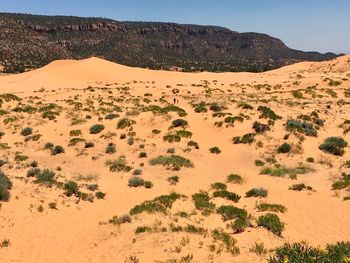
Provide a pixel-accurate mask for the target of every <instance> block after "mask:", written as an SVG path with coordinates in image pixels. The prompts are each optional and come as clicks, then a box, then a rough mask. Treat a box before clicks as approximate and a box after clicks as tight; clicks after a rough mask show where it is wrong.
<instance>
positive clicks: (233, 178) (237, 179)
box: [227, 174, 243, 184]
mask: <svg viewBox="0 0 350 263" xmlns="http://www.w3.org/2000/svg"><path fill="white" fill-rule="evenodd" d="M227 182H228V183H235V184H243V178H242V176H240V175H238V174H230V175H228V176H227Z"/></svg>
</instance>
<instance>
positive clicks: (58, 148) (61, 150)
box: [51, 145, 65, 155]
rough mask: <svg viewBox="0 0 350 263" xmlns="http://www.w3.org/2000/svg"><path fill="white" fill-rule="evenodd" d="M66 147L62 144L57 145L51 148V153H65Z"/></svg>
mask: <svg viewBox="0 0 350 263" xmlns="http://www.w3.org/2000/svg"><path fill="white" fill-rule="evenodd" d="M64 152H65V151H64V148H63V147H62V146H60V145H56V146H55V147H54V148H53V149H52V150H51V155H57V154H62V153H64Z"/></svg>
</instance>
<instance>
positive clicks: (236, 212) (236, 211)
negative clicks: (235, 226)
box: [216, 205, 248, 221]
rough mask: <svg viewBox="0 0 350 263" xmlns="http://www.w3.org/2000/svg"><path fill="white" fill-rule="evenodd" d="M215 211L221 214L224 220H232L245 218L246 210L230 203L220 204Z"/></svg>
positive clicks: (246, 216) (246, 215)
mask: <svg viewBox="0 0 350 263" xmlns="http://www.w3.org/2000/svg"><path fill="white" fill-rule="evenodd" d="M216 212H217V213H218V214H220V215H221V217H222V219H223V220H224V221H228V220H233V219H236V218H241V219H247V218H248V212H247V210H245V209H241V208H238V207H235V206H232V205H223V206H220V207H219V208H218V209H217V210H216Z"/></svg>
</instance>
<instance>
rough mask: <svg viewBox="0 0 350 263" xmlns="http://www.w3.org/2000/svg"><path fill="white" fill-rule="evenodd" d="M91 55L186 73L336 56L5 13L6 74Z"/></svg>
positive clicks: (215, 32) (137, 26) (128, 25)
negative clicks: (179, 70)
mask: <svg viewBox="0 0 350 263" xmlns="http://www.w3.org/2000/svg"><path fill="white" fill-rule="evenodd" d="M91 56H97V57H101V58H104V59H108V60H110V61H113V62H117V63H120V64H125V65H129V66H139V67H148V68H152V69H172V68H178V69H179V68H180V69H182V70H184V71H202V70H206V71H264V70H267V69H273V68H277V67H281V66H284V65H288V64H291V63H295V62H299V61H304V60H308V61H323V60H328V59H333V58H335V57H336V55H335V54H332V53H327V54H320V53H317V52H302V51H298V50H293V49H290V48H288V47H287V46H286V45H285V44H284V43H283V42H282V41H281V40H279V39H276V38H273V37H270V36H268V35H264V34H258V33H238V32H235V31H231V30H229V29H226V28H222V27H215V26H198V25H180V24H174V23H152V22H117V21H114V20H110V19H103V18H80V17H62V16H53V17H48V16H34V15H24V14H6V13H2V14H0V64H1V65H3V66H4V68H5V70H7V71H21V70H24V69H29V68H37V67H40V66H43V65H45V64H47V63H49V62H51V61H53V60H56V59H67V58H73V59H81V58H87V57H91Z"/></svg>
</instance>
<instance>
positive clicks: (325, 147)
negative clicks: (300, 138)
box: [319, 137, 348, 156]
mask: <svg viewBox="0 0 350 263" xmlns="http://www.w3.org/2000/svg"><path fill="white" fill-rule="evenodd" d="M347 146H348V143H347V142H346V141H345V140H344V139H343V138H341V137H328V138H327V139H326V140H325V141H324V143H323V144H321V145H320V147H319V149H320V150H321V151H323V152H325V153H331V154H334V155H337V156H342V155H343V154H344V148H345V147H347Z"/></svg>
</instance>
